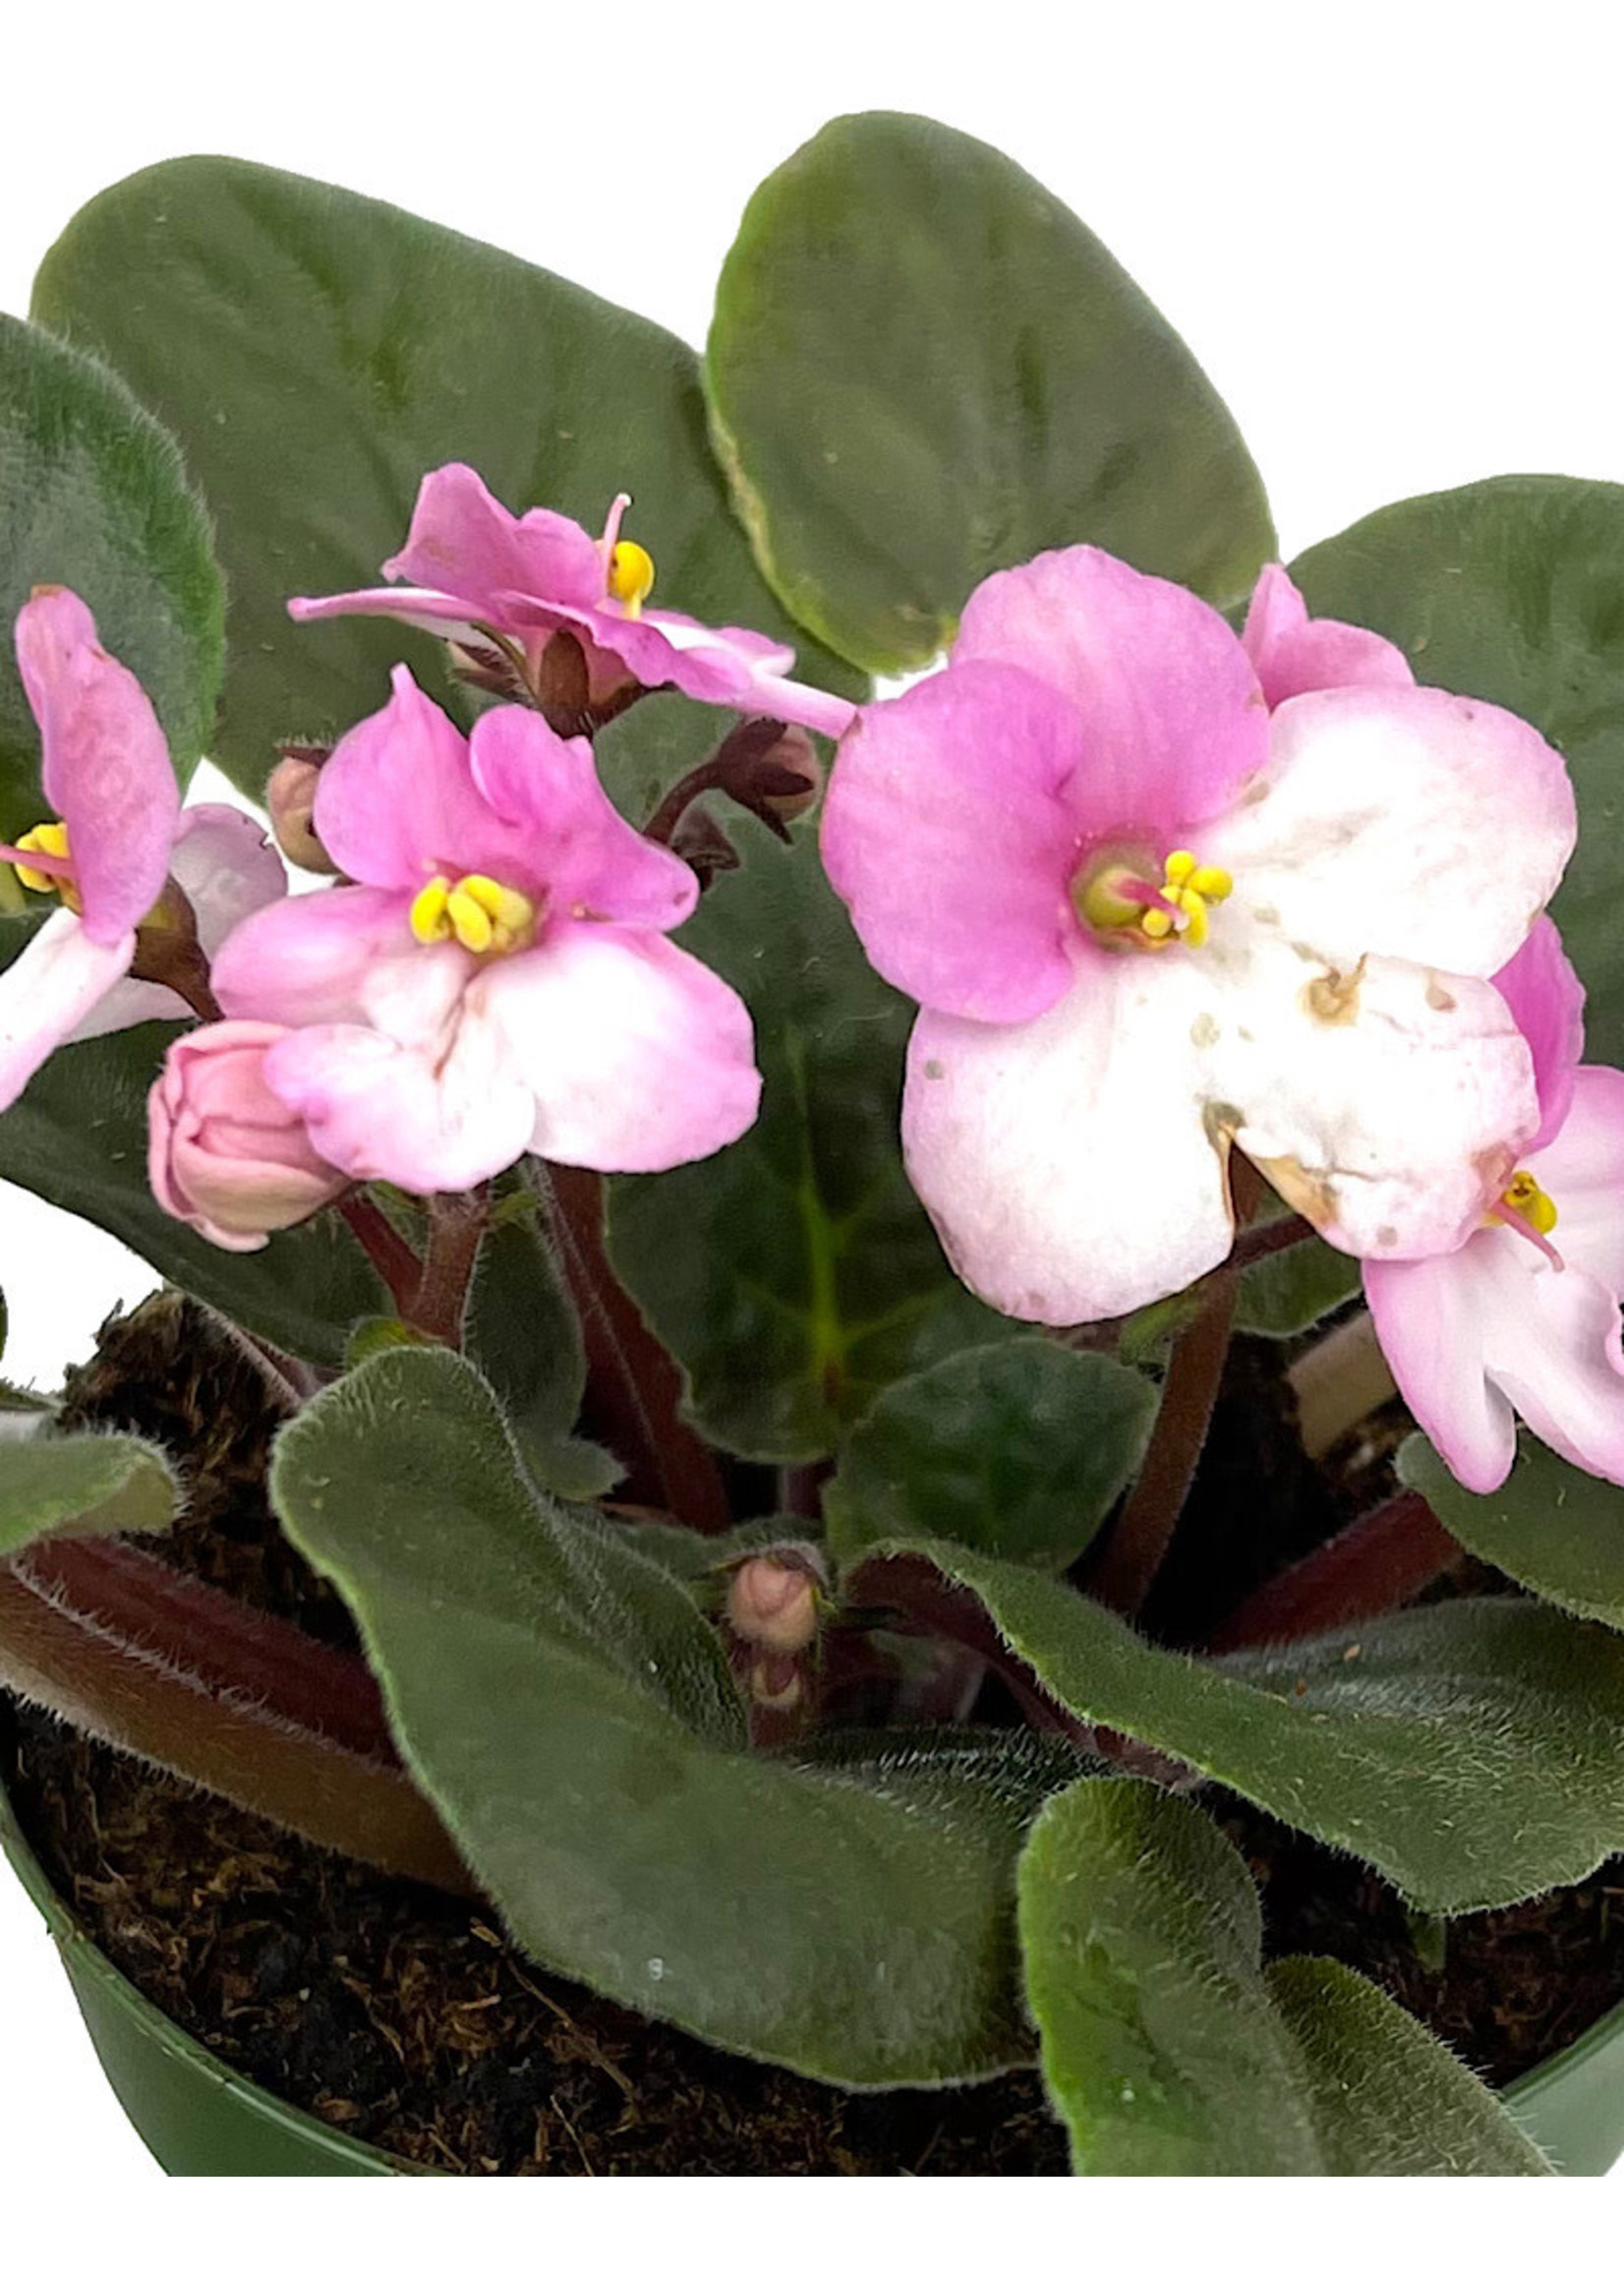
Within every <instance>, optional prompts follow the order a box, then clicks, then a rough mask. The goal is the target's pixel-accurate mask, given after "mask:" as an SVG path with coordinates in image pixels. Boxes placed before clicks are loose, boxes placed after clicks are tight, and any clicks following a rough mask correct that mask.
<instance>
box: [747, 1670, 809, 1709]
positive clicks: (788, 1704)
mask: <svg viewBox="0 0 1624 2274" xmlns="http://www.w3.org/2000/svg"><path fill="white" fill-rule="evenodd" d="M805 1693H806V1684H805V1683H804V1682H803V1681H802V1679H801V1670H800V1667H799V1665H798V1664H797V1663H796V1662H795V1661H794V1660H793V1659H779V1658H759V1659H756V1660H753V1661H752V1662H751V1666H750V1698H751V1702H752V1704H754V1705H757V1706H765V1707H767V1708H768V1709H769V1711H770V1712H773V1713H775V1714H792V1713H793V1712H794V1710H795V1708H796V1707H797V1706H798V1705H799V1704H800V1702H801V1699H802V1698H803V1697H804V1695H805Z"/></svg>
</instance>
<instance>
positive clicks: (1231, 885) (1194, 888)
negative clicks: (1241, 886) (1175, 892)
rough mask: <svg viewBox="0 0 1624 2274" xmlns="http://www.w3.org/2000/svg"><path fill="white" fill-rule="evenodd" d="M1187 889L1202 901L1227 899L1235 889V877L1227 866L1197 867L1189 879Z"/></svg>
mask: <svg viewBox="0 0 1624 2274" xmlns="http://www.w3.org/2000/svg"><path fill="white" fill-rule="evenodd" d="M1189 889H1190V891H1191V892H1196V893H1199V894H1200V896H1201V898H1202V900H1204V901H1227V900H1228V899H1229V896H1230V894H1231V893H1232V892H1234V890H1235V879H1234V877H1232V876H1231V875H1230V873H1229V870H1228V869H1227V868H1198V869H1196V871H1195V872H1194V874H1193V875H1192V876H1191V877H1190V879H1189Z"/></svg>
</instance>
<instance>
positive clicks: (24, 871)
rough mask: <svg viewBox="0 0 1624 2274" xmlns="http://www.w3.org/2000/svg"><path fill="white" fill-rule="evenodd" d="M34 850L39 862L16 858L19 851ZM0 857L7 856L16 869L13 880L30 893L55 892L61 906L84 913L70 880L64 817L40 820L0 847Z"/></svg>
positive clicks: (71, 877)
mask: <svg viewBox="0 0 1624 2274" xmlns="http://www.w3.org/2000/svg"><path fill="white" fill-rule="evenodd" d="M30 852H33V853H38V854H39V856H40V859H41V861H42V862H43V864H44V865H43V866H41V867H36V866H35V865H34V863H33V862H32V861H29V860H24V859H19V858H18V855H19V854H21V853H30ZM0 857H3V858H5V859H8V860H10V862H11V864H12V866H13V868H15V869H16V871H17V881H18V883H19V884H21V885H26V886H27V887H28V889H29V892H30V893H58V894H60V895H61V898H62V904H63V905H64V906H65V907H69V908H72V910H73V912H74V914H75V915H76V916H77V915H82V914H83V913H84V907H85V904H84V902H83V901H82V900H81V899H80V897H79V888H78V887H77V886H76V884H75V883H74V873H73V865H72V861H71V859H70V856H69V852H68V825H67V823H66V822H65V821H41V822H39V823H38V824H36V826H35V827H34V828H32V829H30V830H29V831H27V832H26V833H25V834H24V835H23V836H22V837H20V838H19V839H18V841H17V843H16V844H15V845H6V846H3V847H0Z"/></svg>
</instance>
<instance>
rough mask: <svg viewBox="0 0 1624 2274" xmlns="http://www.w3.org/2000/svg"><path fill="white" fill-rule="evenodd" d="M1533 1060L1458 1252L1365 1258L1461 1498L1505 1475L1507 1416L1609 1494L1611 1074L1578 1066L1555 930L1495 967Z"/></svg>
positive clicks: (1622, 1256)
mask: <svg viewBox="0 0 1624 2274" xmlns="http://www.w3.org/2000/svg"><path fill="white" fill-rule="evenodd" d="M1495 984H1496V985H1497V986H1498V988H1499V989H1500V992H1501V993H1502V994H1503V995H1504V997H1505V999H1506V1001H1507V1003H1508V1004H1509V1005H1510V1007H1511V1009H1512V1012H1513V1013H1514V1015H1515V1016H1516V1019H1517V1021H1518V1023H1519V1025H1520V1026H1521V1027H1522V1030H1523V1032H1524V1034H1525V1035H1526V1036H1527V1038H1528V1042H1529V1046H1530V1048H1531V1049H1532V1051H1533V1053H1534V1070H1535V1078H1536V1079H1537V1084H1538V1091H1539V1106H1540V1120H1539V1127H1538V1129H1537V1131H1536V1132H1535V1133H1534V1135H1533V1137H1531V1139H1530V1142H1529V1144H1528V1146H1527V1148H1526V1149H1525V1151H1524V1152H1523V1154H1522V1157H1521V1160H1520V1161H1519V1163H1518V1164H1517V1167H1516V1173H1515V1174H1514V1175H1512V1176H1510V1177H1508V1178H1507V1179H1506V1181H1505V1184H1504V1186H1503V1188H1502V1190H1501V1192H1500V1194H1499V1195H1498V1196H1497V1197H1496V1198H1495V1199H1494V1200H1493V1202H1492V1204H1491V1206H1490V1207H1489V1208H1488V1210H1487V1211H1486V1213H1485V1216H1484V1219H1483V1221H1482V1223H1481V1225H1480V1226H1479V1229H1478V1230H1476V1231H1475V1232H1474V1233H1473V1234H1472V1236H1471V1238H1470V1239H1469V1240H1468V1241H1467V1242H1466V1244H1465V1246H1464V1247H1462V1248H1458V1249H1456V1250H1455V1251H1454V1252H1453V1254H1447V1255H1433V1256H1429V1257H1427V1258H1425V1259H1424V1260H1420V1261H1416V1262H1409V1263H1385V1262H1376V1261H1371V1262H1366V1264H1365V1265H1364V1292H1365V1296H1366V1299H1367V1300H1368V1302H1369V1306H1370V1316H1371V1318H1372V1319H1373V1321H1374V1323H1375V1329H1376V1335H1377V1339H1378V1340H1379V1341H1380V1344H1381V1347H1382V1350H1383V1352H1384V1353H1385V1354H1386V1358H1387V1363H1388V1365H1389V1366H1390V1367H1391V1368H1392V1370H1393V1376H1394V1379H1395V1380H1396V1381H1397V1383H1398V1385H1399V1388H1400V1390H1401V1391H1402V1392H1403V1394H1404V1400H1405V1403H1406V1404H1407V1405H1408V1406H1409V1408H1410V1411H1411V1412H1412V1413H1413V1414H1414V1415H1415V1417H1416V1420H1417V1421H1418V1422H1419V1423H1420V1424H1421V1428H1422V1429H1424V1430H1425V1431H1426V1434H1427V1435H1428V1436H1429V1437H1430V1438H1431V1439H1432V1442H1433V1443H1434V1444H1435V1445H1436V1446H1437V1448H1438V1451H1439V1452H1440V1453H1441V1454H1442V1456H1443V1458H1444V1460H1445V1461H1446V1462H1447V1463H1448V1465H1449V1467H1450V1468H1451V1469H1452V1470H1453V1472H1454V1474H1455V1475H1456V1476H1457V1477H1458V1478H1459V1479H1460V1481H1461V1483H1462V1484H1463V1485H1465V1486H1466V1487H1468V1489H1469V1490H1471V1491H1474V1492H1492V1491H1494V1490H1495V1489H1496V1487H1499V1486H1500V1485H1503V1484H1504V1483H1505V1480H1506V1478H1507V1476H1508V1475H1509V1474H1510V1471H1511V1464H1512V1459H1513V1456H1514V1454H1515V1452H1516V1447H1517V1420H1516V1417H1517V1415H1518V1414H1521V1415H1522V1417H1523V1419H1524V1420H1525V1421H1526V1422H1527V1423H1528V1425H1529V1427H1530V1429H1533V1431H1534V1433H1535V1435H1536V1436H1538V1437H1542V1438H1543V1439H1544V1441H1545V1443H1546V1444H1547V1445H1549V1446H1551V1447H1552V1448H1553V1449H1554V1450H1555V1451H1556V1452H1558V1453H1560V1454H1561V1456H1562V1458H1563V1459H1564V1460H1565V1461H1571V1462H1573V1464H1574V1466H1575V1467H1576V1468H1580V1469H1587V1470H1589V1471H1590V1472H1591V1474H1592V1475H1593V1476H1597V1477H1606V1478H1610V1479H1611V1481H1612V1482H1613V1483H1614V1484H1615V1485H1624V1350H1621V1348H1620V1335H1619V1310H1618V1306H1619V1298H1620V1297H1621V1296H1624V1074H1620V1073H1617V1072H1615V1071H1614V1069H1613V1068H1612V1067H1610V1066H1581V1065H1580V1064H1579V1059H1580V1056H1581V1053H1582V1052H1583V1049H1584V1018H1583V1011H1584V1000H1585V998H1584V990H1583V989H1582V988H1581V986H1580V984H1579V982H1578V980H1577V979H1576V978H1575V976H1574V973H1573V968H1572V966H1571V965H1570V963H1569V962H1568V960H1567V958H1566V957H1565V956H1564V955H1563V953H1562V944H1561V941H1560V940H1559V939H1558V937H1557V933H1556V926H1555V925H1554V924H1553V923H1551V922H1550V921H1549V920H1548V919H1546V920H1545V921H1544V922H1542V923H1541V924H1539V925H1538V926H1537V929H1536V930H1535V932H1534V933H1533V934H1532V936H1531V937H1530V939H1529V940H1528V942H1527V944H1526V945H1525V946H1524V947H1523V948H1522V949H1521V950H1520V951H1519V953H1518V954H1517V955H1516V956H1514V957H1513V958H1512V960H1511V962H1509V963H1508V964H1507V965H1506V967H1505V969H1504V970H1503V971H1502V972H1501V973H1500V974H1499V976H1498V978H1497V979H1496V981H1495Z"/></svg>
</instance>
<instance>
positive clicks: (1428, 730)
mask: <svg viewBox="0 0 1624 2274" xmlns="http://www.w3.org/2000/svg"><path fill="white" fill-rule="evenodd" d="M1574 836H1575V819H1574V804H1573V791H1572V789H1571V787H1569V784H1568V777H1567V770H1566V768H1565V767H1564V766H1563V764H1562V761H1561V759H1560V758H1559V757H1558V755H1557V753H1556V752H1555V751H1554V750H1553V749H1552V748H1551V747H1550V745H1549V743H1547V742H1545V741H1544V740H1543V739H1542V738H1541V736H1540V735H1539V734H1537V732H1536V731H1535V729H1533V728H1532V727H1530V726H1527V725H1525V723H1524V722H1523V721H1522V720H1521V719H1516V718H1513V717H1512V715H1511V713H1510V712H1509V711H1501V710H1497V709H1496V708H1495V706H1494V705H1493V704H1492V703H1479V702H1476V701H1468V700H1466V699H1465V698H1464V697H1462V696H1458V695H1446V694H1444V693H1443V692H1442V691H1441V690H1440V689H1439V688H1436V687H1344V688H1337V689H1332V690H1329V691H1327V692H1323V693H1319V694H1311V695H1299V696H1297V697H1296V698H1295V699H1294V700H1293V701H1291V702H1289V703H1286V704H1284V705H1283V706H1282V707H1281V709H1280V710H1278V711H1276V712H1275V714H1274V717H1273V721H1272V733H1271V755H1270V760H1269V767H1268V771H1267V773H1266V774H1265V775H1264V776H1263V777H1262V778H1261V780H1260V781H1259V782H1257V783H1256V784H1255V785H1254V786H1253V788H1252V789H1251V791H1250V792H1249V794H1248V795H1247V797H1246V798H1245V799H1244V800H1243V802H1242V803H1241V804H1240V805H1238V806H1237V807H1236V808H1235V810H1234V811H1233V812H1231V813H1228V814H1226V815H1225V816H1224V817H1223V819H1222V820H1221V821H1219V822H1216V823H1214V824H1213V825H1212V826H1211V827H1210V828H1209V829H1208V830H1207V831H1206V832H1205V833H1204V834H1203V836H1202V838H1201V841H1200V852H1201V857H1202V859H1203V860H1207V861H1213V862H1217V863H1219V864H1220V865H1222V866H1223V867H1225V868H1227V869H1229V870H1230V872H1231V873H1232V875H1233V876H1234V878H1235V899H1236V904H1238V905H1242V906H1247V907H1249V908H1250V909H1251V910H1252V911H1253V913H1254V914H1255V915H1256V917H1257V918H1258V920H1259V921H1267V922H1271V923H1274V924H1277V925H1278V927H1279V929H1280V931H1281V933H1282V935H1283V936H1284V937H1285V938H1286V939H1288V940H1292V941H1297V942H1302V943H1305V945H1306V946H1308V947H1309V948H1310V949H1311V951H1312V952H1313V953H1314V954H1316V955H1318V956H1321V957H1324V958H1325V959H1326V960H1328V961H1329V962H1333V963H1336V964H1338V965H1339V966H1341V967H1342V968H1344V969H1347V968H1350V967H1351V966H1352V965H1353V964H1354V963H1356V962H1358V960H1359V958H1360V957H1361V956H1365V955H1370V956H1394V957H1401V958H1404V959H1406V960H1408V961H1410V962H1418V963H1432V964H1436V966H1437V967H1438V968H1439V969H1440V970H1444V971H1466V972H1470V973H1472V974H1473V975H1474V976H1475V977H1479V978H1487V977H1488V976H1489V975H1490V974H1491V973H1493V972H1495V971H1497V970H1499V969H1500V968H1501V966H1502V965H1503V964H1505V963H1506V962H1509V961H1510V959H1511V957H1512V956H1513V955H1514V954H1515V953H1516V951H1517V949H1518V948H1519V947H1521V945H1522V943H1523V941H1524V939H1525V938H1526V937H1527V935H1528V930H1529V926H1530V925H1531V924H1532V923H1533V921H1534V919H1535V917H1536V916H1537V914H1538V913H1539V911H1540V909H1541V908H1543V906H1544V905H1545V903H1546V902H1547V901H1548V900H1549V899H1550V897H1551V895H1552V893H1553V892H1554V891H1555V890H1556V887H1557V884H1558V883H1559V881H1560V879H1561V875H1562V870H1563V867H1564V866H1565V864H1566V862H1567V858H1568V855H1569V853H1570V852H1571V851H1572V850H1573V844H1574Z"/></svg>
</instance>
